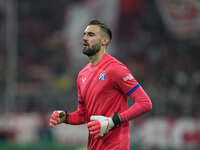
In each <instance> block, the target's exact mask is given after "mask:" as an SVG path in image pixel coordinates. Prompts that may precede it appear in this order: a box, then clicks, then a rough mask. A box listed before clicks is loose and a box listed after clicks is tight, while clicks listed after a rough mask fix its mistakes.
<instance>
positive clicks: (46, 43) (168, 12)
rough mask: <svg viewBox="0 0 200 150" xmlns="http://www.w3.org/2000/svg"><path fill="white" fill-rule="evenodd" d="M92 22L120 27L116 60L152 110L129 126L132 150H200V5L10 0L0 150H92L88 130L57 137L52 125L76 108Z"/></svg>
mask: <svg viewBox="0 0 200 150" xmlns="http://www.w3.org/2000/svg"><path fill="white" fill-rule="evenodd" d="M91 19H100V20H102V21H103V22H105V23H107V24H108V25H109V26H110V27H111V28H112V30H113V35H114V38H113V41H112V44H111V45H110V47H109V50H108V52H109V53H111V54H112V55H114V56H115V57H117V58H118V59H119V60H121V61H122V62H124V63H125V64H126V65H127V66H128V67H129V68H130V70H131V71H132V72H133V74H134V76H135V77H136V79H137V80H138V81H139V82H140V83H141V85H142V86H143V87H144V88H145V89H146V91H147V92H148V94H149V96H150V97H151V100H152V102H153V110H152V111H151V113H148V114H146V115H144V116H143V117H141V118H138V119H137V120H134V121H132V122H130V124H131V128H130V132H131V140H130V142H131V149H134V150H151V149H154V150H169V149H171V150H180V149H181V150H183V149H185V150H186V149H189V150H193V149H196V150H197V149H199V148H200V99H199V97H200V59H199V58H200V1H199V0H151V1H150V0H56V1H55V0H41V1H37V0H1V1H0V112H1V113H0V150H13V149H18V150H21V149H24V150H26V149H29V150H30V149H34V150H40V149H48V150H54V149H56V150H60V149H63V150H64V149H65V150H66V149H69V150H70V149H77V150H78V149H84V148H83V147H84V146H85V145H86V143H87V134H88V133H87V129H86V127H85V126H84V125H83V126H70V125H60V126H58V127H56V128H54V129H50V128H49V127H48V119H49V115H50V113H51V112H52V111H53V110H55V109H64V110H67V111H68V112H72V111H74V110H75V109H76V106H77V101H76V100H77V96H76V94H77V91H76V77H77V74H78V71H79V70H80V69H81V68H82V67H83V66H84V65H85V64H86V63H87V61H88V60H87V57H85V56H83V55H82V53H81V37H82V33H83V30H84V28H85V27H86V24H87V23H88V21H90V20H91Z"/></svg>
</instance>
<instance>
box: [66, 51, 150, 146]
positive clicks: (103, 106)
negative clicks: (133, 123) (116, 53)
mask: <svg viewBox="0 0 200 150" xmlns="http://www.w3.org/2000/svg"><path fill="white" fill-rule="evenodd" d="M77 88H78V108H77V110H76V111H75V112H73V113H70V114H69V115H68V123H69V124H74V125H78V124H83V123H88V122H89V121H90V116H92V115H102V116H106V117H112V116H113V114H114V112H117V113H119V114H120V116H121V118H122V120H123V123H122V124H121V125H119V126H117V127H114V128H113V129H112V130H110V131H109V132H107V133H106V134H105V135H104V136H103V137H99V138H97V139H95V138H94V137H93V136H91V135H89V138H88V150H129V125H128V121H129V120H131V119H134V118H135V117H137V116H139V115H141V114H143V113H144V112H146V111H148V110H150V109H151V108H152V104H151V101H150V99H149V97H148V96H147V94H146V93H145V92H144V90H143V89H142V87H141V86H140V84H139V83H138V82H137V81H136V80H135V78H134V77H133V76H132V74H131V72H130V71H129V70H128V69H127V67H126V66H125V65H124V64H122V63H121V62H120V61H118V60H117V59H115V58H114V57H112V56H110V55H109V54H107V53H105V54H104V56H103V57H102V58H101V60H100V61H99V62H98V64H96V65H92V64H91V63H89V64H87V65H86V66H85V67H84V68H83V69H82V70H81V71H80V72H79V75H78V78H77ZM128 96H129V97H130V98H131V99H132V100H133V101H134V104H133V105H132V106H131V107H130V108H128V102H127V97H128Z"/></svg>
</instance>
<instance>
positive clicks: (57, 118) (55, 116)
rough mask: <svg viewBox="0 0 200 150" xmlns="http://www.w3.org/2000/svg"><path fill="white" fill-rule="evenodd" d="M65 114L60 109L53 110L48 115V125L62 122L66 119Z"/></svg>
mask: <svg viewBox="0 0 200 150" xmlns="http://www.w3.org/2000/svg"><path fill="white" fill-rule="evenodd" d="M66 117H67V114H66V112H64V111H62V110H55V111H54V112H53V113H52V115H51V117H50V123H49V126H50V127H55V126H56V125H58V124H61V123H63V122H64V121H65V120H66Z"/></svg>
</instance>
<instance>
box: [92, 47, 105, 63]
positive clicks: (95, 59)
mask: <svg viewBox="0 0 200 150" xmlns="http://www.w3.org/2000/svg"><path fill="white" fill-rule="evenodd" d="M105 52H106V51H105V49H101V50H100V51H99V52H98V53H97V54H96V55H94V56H90V57H89V59H90V62H91V64H92V65H96V64H98V62H99V61H100V60H101V58H102V57H103V55H104V54H105Z"/></svg>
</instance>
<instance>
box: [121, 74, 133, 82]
mask: <svg viewBox="0 0 200 150" xmlns="http://www.w3.org/2000/svg"><path fill="white" fill-rule="evenodd" d="M132 79H133V76H132V74H128V75H127V76H125V77H124V78H123V80H124V81H128V80H132Z"/></svg>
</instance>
